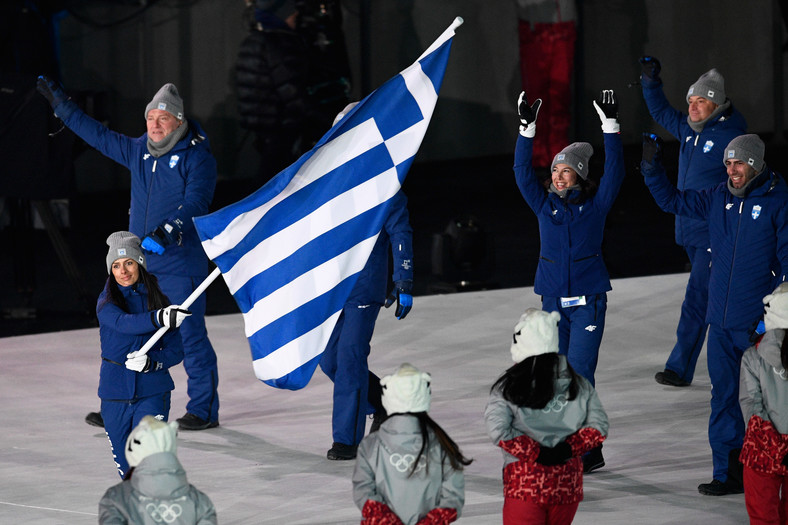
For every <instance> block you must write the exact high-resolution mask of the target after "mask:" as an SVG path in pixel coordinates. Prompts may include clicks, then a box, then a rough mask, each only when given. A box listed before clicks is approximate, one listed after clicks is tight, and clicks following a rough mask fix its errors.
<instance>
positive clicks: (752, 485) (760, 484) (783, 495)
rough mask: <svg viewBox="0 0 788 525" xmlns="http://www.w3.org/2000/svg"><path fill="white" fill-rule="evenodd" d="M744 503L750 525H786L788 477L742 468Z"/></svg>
mask: <svg viewBox="0 0 788 525" xmlns="http://www.w3.org/2000/svg"><path fill="white" fill-rule="evenodd" d="M744 502H745V504H746V505H747V514H749V516H750V525H786V524H788V476H781V475H779V474H762V473H760V472H756V471H755V470H753V469H751V468H750V467H747V466H745V467H744Z"/></svg>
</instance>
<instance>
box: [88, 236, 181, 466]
mask: <svg viewBox="0 0 788 525" xmlns="http://www.w3.org/2000/svg"><path fill="white" fill-rule="evenodd" d="M107 245H108V246H109V250H108V252H107V273H108V274H109V277H107V283H106V285H105V286H104V291H103V292H101V295H100V296H99V299H98V304H97V306H96V316H97V317H98V321H99V336H100V338H101V372H100V375H99V387H98V395H99V397H100V398H101V415H102V417H103V420H104V427H105V429H106V432H107V437H108V438H109V444H110V447H112V454H113V456H114V457H115V463H116V465H117V467H118V474H120V477H121V478H125V476H126V475H127V474H128V467H129V465H128V463H127V462H126V455H125V454H124V450H123V447H124V446H125V445H126V439H127V438H128V436H129V433H131V430H132V429H133V428H134V427H135V426H137V425H138V424H139V422H140V421H141V420H142V418H143V417H144V416H148V415H153V416H154V417H156V419H159V420H162V421H166V420H167V418H168V417H169V414H170V393H171V392H172V390H173V389H174V388H175V383H173V381H172V377H170V372H169V368H170V367H172V366H175V365H177V364H178V363H180V362H181V361H182V360H183V343H182V342H181V335H180V333H179V332H178V331H175V330H174V329H175V328H178V327H179V326H180V325H181V323H182V322H183V320H184V319H186V318H187V317H188V316H189V315H191V313H190V312H189V311H188V310H183V309H181V308H180V307H179V306H178V305H170V300H169V299H168V298H167V296H166V295H165V294H164V293H163V292H162V291H161V288H159V283H158V279H156V277H155V276H154V275H152V274H150V273H148V271H147V257H146V256H145V255H144V254H143V252H142V248H141V246H140V239H139V237H137V236H136V235H134V234H133V233H131V232H127V231H119V232H115V233H113V234H112V235H110V236H109V237H107ZM163 326H166V327H168V328H170V329H171V330H168V331H167V332H166V333H165V334H164V337H162V338H161V339H160V340H159V342H158V343H157V345H156V346H155V347H154V348H153V349H152V350H151V351H150V352H148V353H147V354H140V353H139V352H138V350H139V349H140V347H142V345H144V344H145V342H146V341H147V340H148V339H150V337H151V336H152V335H153V334H154V333H155V332H156V331H157V330H158V329H159V328H161V327H163Z"/></svg>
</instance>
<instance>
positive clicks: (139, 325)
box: [96, 283, 183, 401]
mask: <svg viewBox="0 0 788 525" xmlns="http://www.w3.org/2000/svg"><path fill="white" fill-rule="evenodd" d="M118 288H119V289H120V291H121V293H122V294H123V297H124V298H125V299H126V306H127V308H128V312H125V311H123V310H122V309H121V308H120V307H118V306H116V305H115V304H113V303H111V302H109V301H108V300H107V291H106V289H105V290H104V292H102V294H101V296H99V299H98V303H97V306H96V314H97V316H98V321H99V336H100V339H101V372H100V374H99V388H98V396H99V397H100V398H101V399H107V400H112V401H130V400H135V399H139V398H143V397H148V396H151V395H154V394H160V393H162V392H169V391H171V390H172V389H173V388H175V383H173V381H172V377H170V372H169V371H168V369H169V368H170V367H171V366H174V365H177V364H178V363H180V362H181V361H182V360H183V343H182V341H181V334H180V332H179V331H178V330H169V331H168V332H167V333H165V334H164V337H162V338H161V339H159V341H158V342H157V343H156V345H155V346H154V347H153V348H152V349H151V350H150V351H149V352H148V355H149V356H150V358H151V361H154V362H155V363H161V367H160V368H159V369H158V370H154V368H158V367H157V366H156V365H153V366H151V370H150V371H149V372H135V371H133V370H129V369H127V368H126V365H125V363H126V354H128V353H130V352H134V351H136V350H139V349H140V348H142V346H143V345H144V344H145V343H147V342H148V339H150V338H151V336H152V335H153V334H154V333H156V331H157V330H158V329H159V326H158V325H157V324H156V323H155V322H154V320H153V317H152V316H151V312H150V311H149V310H148V292H147V289H146V288H145V285H144V284H142V283H137V284H135V285H132V286H119V287H118Z"/></svg>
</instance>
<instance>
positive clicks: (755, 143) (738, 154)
mask: <svg viewBox="0 0 788 525" xmlns="http://www.w3.org/2000/svg"><path fill="white" fill-rule="evenodd" d="M765 153H766V145H765V144H764V143H763V141H762V140H761V137H759V136H758V135H755V134H749V135H739V136H738V137H736V138H735V139H733V140H732V141H731V142H730V144H728V146H727V147H726V148H725V156H724V157H723V163H724V162H725V160H727V159H738V160H741V161H744V162H746V163H747V164H749V165H750V166H752V167H753V169H755V172H756V173H760V172H762V171H763V166H764V164H765V163H764V160H763V156H764V154H765Z"/></svg>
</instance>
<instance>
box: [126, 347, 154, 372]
mask: <svg viewBox="0 0 788 525" xmlns="http://www.w3.org/2000/svg"><path fill="white" fill-rule="evenodd" d="M138 353H139V351H134V352H131V353H130V354H126V368H128V369H129V370H132V371H134V372H147V371H148V369H150V357H148V354H142V355H137V354H138Z"/></svg>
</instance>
